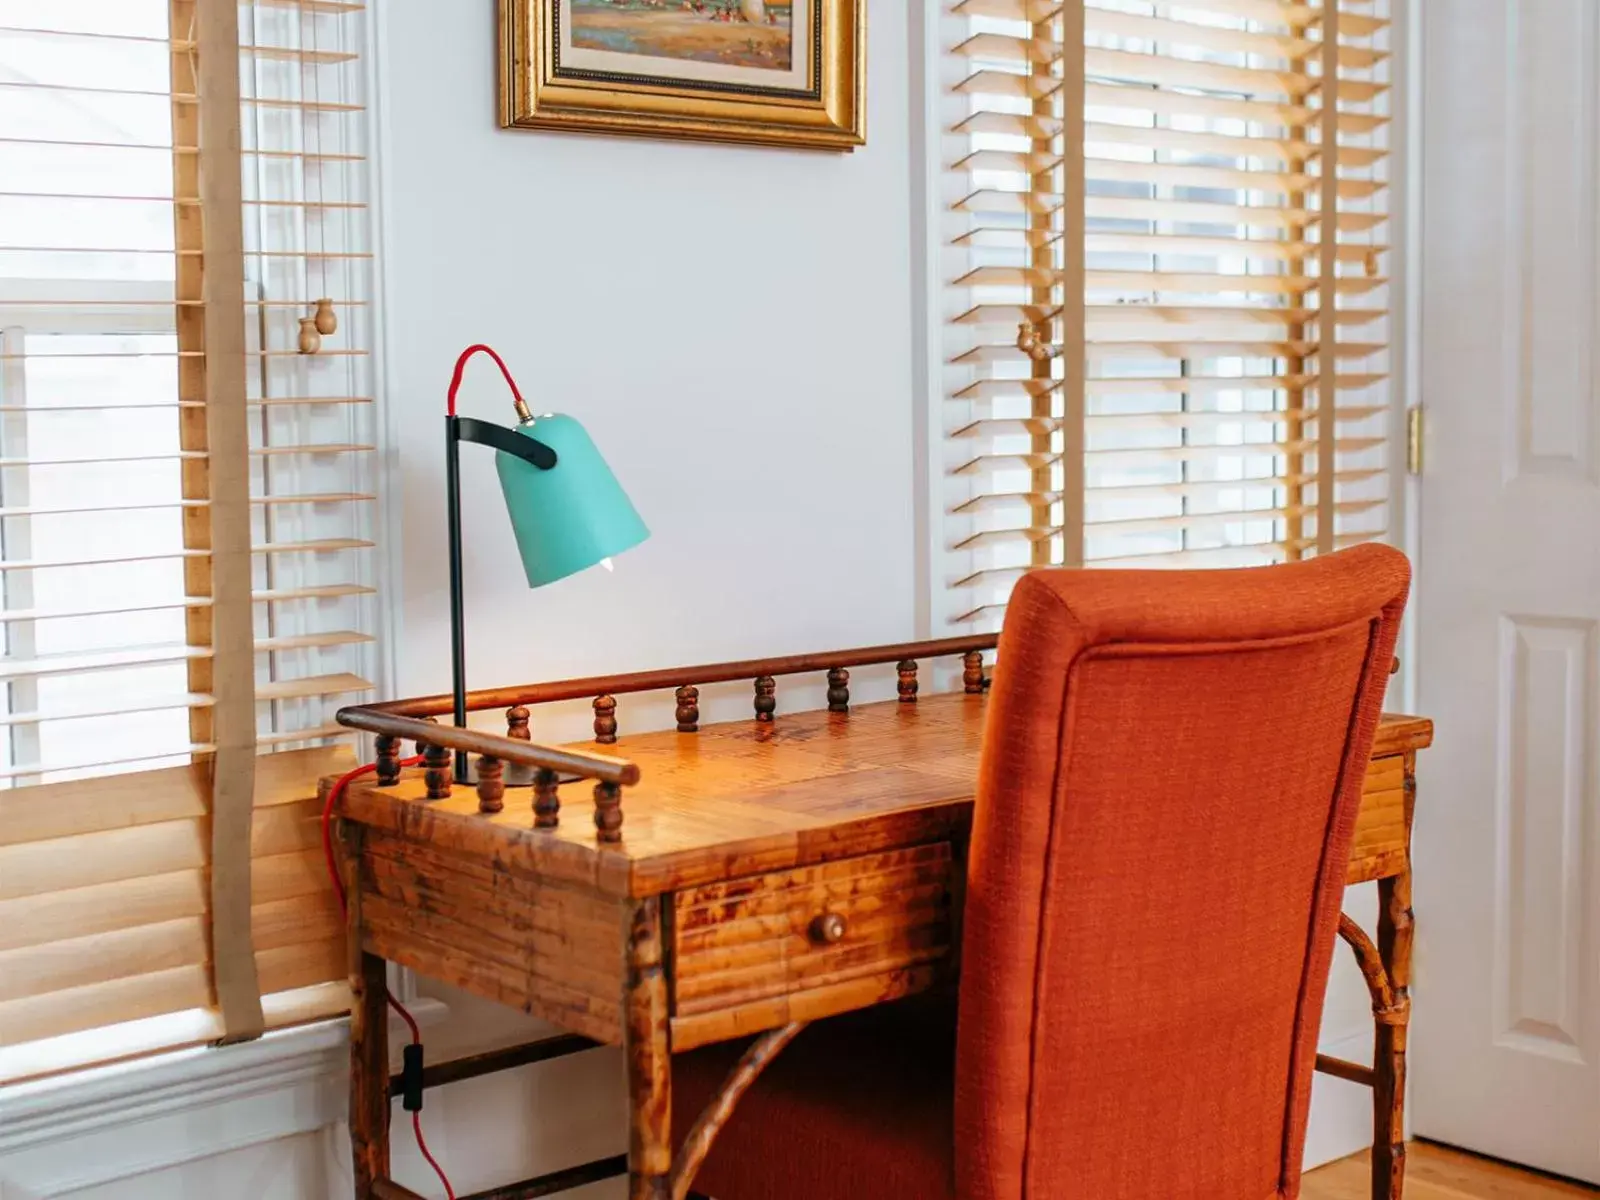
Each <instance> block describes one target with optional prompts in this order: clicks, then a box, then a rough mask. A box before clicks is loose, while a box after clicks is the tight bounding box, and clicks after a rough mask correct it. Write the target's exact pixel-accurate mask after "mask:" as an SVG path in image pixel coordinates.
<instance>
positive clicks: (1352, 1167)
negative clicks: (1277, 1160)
mask: <svg viewBox="0 0 1600 1200" xmlns="http://www.w3.org/2000/svg"><path fill="white" fill-rule="evenodd" d="M1370 1179H1371V1176H1370V1168H1369V1167H1368V1165H1367V1156H1366V1155H1365V1154H1358V1155H1356V1156H1355V1157H1354V1158H1346V1159H1342V1160H1341V1161H1339V1162H1336V1163H1330V1164H1329V1165H1328V1166H1326V1167H1322V1168H1321V1169H1319V1170H1316V1171H1312V1172H1311V1173H1310V1174H1308V1175H1307V1176H1306V1177H1305V1183H1304V1185H1303V1186H1302V1188H1301V1189H1300V1200H1369V1197H1370V1196H1371V1195H1372V1192H1371V1183H1370ZM1573 1196H1583V1197H1587V1198H1588V1200H1595V1197H1597V1196H1600V1189H1596V1188H1590V1187H1583V1186H1581V1185H1579V1184H1576V1183H1564V1182H1562V1181H1561V1180H1557V1179H1550V1178H1547V1177H1546V1176H1543V1175H1535V1174H1532V1173H1531V1172H1528V1171H1519V1170H1517V1168H1515V1167H1508V1166H1506V1165H1505V1164H1504V1163H1497V1162H1491V1161H1489V1160H1488V1159H1483V1158H1475V1157H1473V1156H1472V1155H1470V1154H1463V1153H1461V1151H1459V1150H1451V1149H1448V1148H1447V1147H1444V1146H1430V1145H1427V1144H1425V1143H1420V1142H1413V1143H1412V1144H1411V1145H1410V1146H1409V1147H1408V1148H1407V1151H1406V1200H1567V1198H1569V1197H1573Z"/></svg>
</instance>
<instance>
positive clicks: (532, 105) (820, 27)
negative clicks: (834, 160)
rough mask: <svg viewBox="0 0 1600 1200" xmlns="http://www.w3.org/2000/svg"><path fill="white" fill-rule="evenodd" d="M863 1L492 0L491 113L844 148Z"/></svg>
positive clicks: (530, 123) (850, 127)
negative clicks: (496, 66) (499, 51)
mask: <svg viewBox="0 0 1600 1200" xmlns="http://www.w3.org/2000/svg"><path fill="white" fill-rule="evenodd" d="M865 6H866V0H501V15H502V26H503V28H502V33H503V35H504V43H503V58H502V71H501V83H502V119H503V122H504V123H505V124H507V125H511V126H519V127H525V128H540V127H543V128H566V129H574V128H588V129H605V130H607V131H610V132H623V133H676V134H678V135H680V136H685V137H702V138H715V139H720V140H734V141H770V142H779V143H784V144H791V145H816V146H829V147H833V148H839V149H848V148H850V147H851V146H854V145H858V144H860V142H861V141H862V140H863V139H862V137H861V132H862V130H861V116H862V107H863V106H862V104H861V85H862V79H861V76H862V73H863V63H862V61H861V59H862V50H863V48H864V35H865V23H866V7H865Z"/></svg>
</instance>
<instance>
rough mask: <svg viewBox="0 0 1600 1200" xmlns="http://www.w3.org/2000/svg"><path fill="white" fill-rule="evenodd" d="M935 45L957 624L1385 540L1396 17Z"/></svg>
mask: <svg viewBox="0 0 1600 1200" xmlns="http://www.w3.org/2000/svg"><path fill="white" fill-rule="evenodd" d="M945 25H946V30H947V33H948V34H949V37H948V44H950V45H952V46H954V47H955V50H954V52H953V56H952V63H951V68H952V69H951V77H950V80H949V87H948V90H947V94H946V98H945V107H946V112H947V115H948V121H947V126H946V128H947V134H946V136H945V138H944V146H945V153H946V162H947V163H948V164H949V170H948V172H947V181H948V186H949V192H948V194H947V197H946V199H947V203H948V208H947V210H946V212H945V216H944V227H943V232H944V242H945V246H946V248H945V252H944V265H945V273H944V274H945V278H946V280H947V281H948V282H949V284H950V286H949V287H948V288H947V290H946V297H945V304H946V318H947V321H946V350H947V354H946V360H947V362H948V364H949V367H948V370H947V372H946V390H945V395H946V400H947V403H946V409H947V414H948V418H947V420H946V423H945V428H946V429H947V431H948V436H947V439H946V446H947V452H948V454H947V460H946V467H947V472H948V474H947V489H946V496H947V500H948V504H947V510H948V516H947V522H946V529H947V531H948V534H949V539H948V540H949V545H950V547H951V549H952V550H953V552H954V555H955V562H956V567H955V569H954V570H952V572H951V575H952V582H953V584H954V586H953V587H952V589H951V598H950V604H949V609H948V615H949V617H950V619H952V620H955V621H966V622H974V623H979V624H990V625H992V624H997V623H998V621H999V618H1000V616H1001V615H1002V614H1003V612H1004V606H1005V599H1006V597H1007V596H1008V595H1009V592H1010V588H1011V586H1012V585H1013V584H1014V583H1015V581H1016V579H1017V578H1018V576H1020V574H1021V573H1022V572H1023V571H1025V570H1026V569H1028V568H1029V567H1033V566H1042V565H1051V564H1064V565H1074V566H1076V565H1084V566H1167V565H1171V566H1236V565H1252V564H1258V563H1267V562H1279V561H1285V560H1291V559H1296V558H1300V557H1303V556H1306V555H1310V554H1315V553H1318V552H1325V551H1327V550H1329V549H1332V548H1334V547H1336V546H1341V545H1345V544H1348V543H1351V542H1356V541H1363V540H1368V539H1371V538H1375V537H1380V536H1382V535H1383V533H1384V531H1385V527H1386V523H1387V517H1388V494H1387V489H1388V477H1389V470H1388V448H1387V446H1386V445H1385V432H1386V430H1387V428H1388V425H1389V399H1388V390H1387V380H1388V364H1387V358H1388V341H1389V335H1388V329H1389V300H1388V283H1387V279H1386V278H1385V276H1384V272H1385V270H1386V266H1387V264H1386V260H1387V258H1388V247H1387V246H1386V245H1385V244H1384V238H1385V236H1386V233H1387V220H1386V214H1387V201H1388V195H1387V190H1388V174H1387V172H1388V155H1387V149H1386V147H1387V140H1386V139H1387V136H1388V115H1387V104H1388V94H1389V93H1388V69H1389V56H1388V52H1387V48H1386V47H1387V40H1388V21H1387V19H1386V13H1385V9H1384V6H1383V5H1382V4H1381V3H1353V2H1351V0H1346V2H1345V3H1343V4H1341V5H1339V6H1338V8H1337V9H1334V8H1332V7H1329V6H1321V7H1319V6H1313V5H1307V4H1301V3H1291V2H1286V0H1187V2H1185V3H1182V4H1151V3H1135V2H1130V0H1093V3H1091V4H1088V5H1085V6H1079V5H1065V6H1062V5H1059V4H1055V3H1049V2H1046V0H960V2H958V3H955V4H954V5H953V6H951V7H950V8H949V9H948V10H947V16H946V21H945ZM1330 68H1331V71H1332V75H1333V77H1334V78H1336V80H1337V89H1336V90H1337V96H1338V99H1337V102H1336V103H1334V104H1331V105H1330V104H1328V103H1327V102H1326V99H1327V94H1328V89H1327V88H1326V87H1325V86H1324V80H1325V79H1326V78H1327V77H1328V76H1329V73H1330ZM1334 145H1336V146H1337V148H1338V149H1337V167H1336V168H1335V169H1333V170H1327V169H1325V163H1326V156H1325V154H1324V147H1327V146H1334ZM1328 218H1331V221H1330V220H1329V219H1328ZM1330 223H1331V224H1333V225H1334V226H1336V228H1337V235H1336V236H1333V237H1325V230H1326V228H1327V226H1328V225H1329V224H1330ZM1325 248H1326V249H1327V250H1328V251H1329V252H1328V253H1326V254H1324V249H1325Z"/></svg>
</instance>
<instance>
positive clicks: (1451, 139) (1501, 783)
mask: <svg viewBox="0 0 1600 1200" xmlns="http://www.w3.org/2000/svg"><path fill="white" fill-rule="evenodd" d="M1413 3H1415V4H1416V6H1417V8H1419V9H1420V10H1421V12H1420V17H1421V37H1422V44H1421V60H1422V62H1421V67H1422V77H1421V112H1420V114H1418V121H1417V124H1416V125H1415V126H1414V127H1413V130H1412V134H1413V138H1412V144H1413V145H1414V146H1418V144H1419V143H1420V145H1419V146H1418V148H1419V150H1420V153H1421V156H1422V157H1421V186H1422V189H1423V191H1422V198H1421V203H1420V207H1421V220H1420V222H1419V223H1418V226H1417V229H1416V234H1415V236H1416V237H1417V238H1418V239H1419V240H1420V248H1421V264H1420V279H1419V280H1416V281H1414V282H1416V283H1417V284H1418V285H1419V287H1420V305H1421V325H1420V334H1421V344H1420V363H1419V372H1420V380H1419V382H1420V397H1419V398H1420V399H1421V400H1422V401H1423V403H1424V405H1425V406H1426V411H1427V439H1426V443H1425V445H1426V463H1425V466H1424V472H1423V480H1422V484H1421V487H1420V504H1421V516H1420V520H1421V526H1420V543H1419V550H1420V556H1421V563H1420V577H1419V585H1418V590H1417V595H1416V598H1415V602H1414V609H1413V612H1414V618H1415V620H1416V626H1417V632H1418V639H1419V641H1418V662H1417V669H1418V683H1419V695H1418V707H1419V708H1420V710H1421V711H1422V712H1425V713H1427V714H1429V715H1431V716H1432V717H1434V718H1435V720H1436V722H1437V737H1436V739H1435V742H1434V746H1433V749H1431V750H1429V751H1427V752H1426V753H1424V754H1423V755H1422V756H1421V761H1420V763H1419V779H1418V806H1417V834H1416V901H1415V904H1416V910H1417V922H1418V924H1417V929H1418V946H1417V963H1416V979H1415V989H1414V991H1415V998H1414V1001H1415V1013H1414V1018H1413V1024H1412V1048H1413V1053H1412V1060H1411V1079H1412V1093H1411V1095H1412V1128H1413V1132H1414V1133H1416V1134H1418V1135H1420V1136H1424V1137H1431V1138H1437V1139H1439V1140H1441V1141H1445V1142H1450V1143H1453V1144H1456V1145H1459V1146H1463V1147H1467V1148H1469V1149H1473V1150H1479V1151H1483V1152H1486V1153H1489V1154H1494V1155H1499V1156H1502V1157H1504V1158H1508V1159H1512V1160H1515V1161H1517V1162H1522V1163H1527V1164H1530V1165H1532V1166H1536V1167H1541V1168H1544V1169H1546V1170H1550V1171H1556V1172H1559V1173H1561V1174H1564V1175H1569V1176H1575V1177H1577V1178H1581V1179H1586V1180H1590V1181H1594V1182H1597V1183H1600V803H1597V800H1596V781H1597V772H1600V695H1597V691H1596V689H1597V686H1600V669H1597V650H1600V398H1597V391H1596V389H1597V386H1600V376H1597V365H1600V359H1597V348H1596V341H1597V329H1596V318H1597V311H1600V306H1597V297H1596V293H1597V289H1600V274H1597V269H1596V199H1597V198H1596V164H1597V158H1600V156H1597V143H1600V124H1597V119H1596V114H1597V94H1600V69H1597V67H1600V61H1597V38H1600V4H1597V3H1596V0H1413Z"/></svg>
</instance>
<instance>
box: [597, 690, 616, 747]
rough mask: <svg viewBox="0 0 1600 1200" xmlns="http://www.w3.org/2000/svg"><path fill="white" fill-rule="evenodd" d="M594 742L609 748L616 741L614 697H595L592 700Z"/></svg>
mask: <svg viewBox="0 0 1600 1200" xmlns="http://www.w3.org/2000/svg"><path fill="white" fill-rule="evenodd" d="M594 740H595V741H597V742H599V743H600V744H601V745H602V746H610V745H612V744H613V743H614V742H615V741H616V740H617V698H616V697H615V696H596V697H595V698H594Z"/></svg>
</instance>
